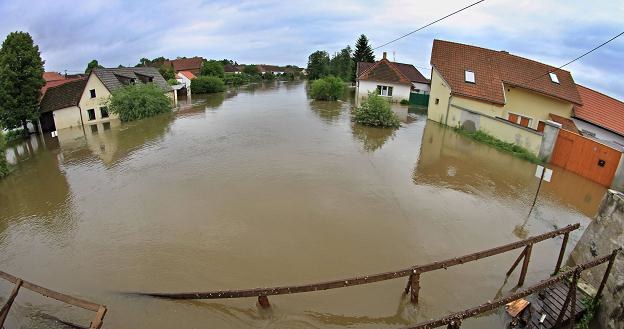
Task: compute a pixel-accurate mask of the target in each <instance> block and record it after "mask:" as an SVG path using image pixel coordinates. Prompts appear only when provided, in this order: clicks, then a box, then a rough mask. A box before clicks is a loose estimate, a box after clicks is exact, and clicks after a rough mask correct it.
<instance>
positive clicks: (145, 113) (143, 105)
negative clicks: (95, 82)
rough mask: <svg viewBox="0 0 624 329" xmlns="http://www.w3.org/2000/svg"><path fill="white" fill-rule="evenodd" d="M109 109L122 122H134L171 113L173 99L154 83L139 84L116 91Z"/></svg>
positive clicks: (110, 100)
mask: <svg viewBox="0 0 624 329" xmlns="http://www.w3.org/2000/svg"><path fill="white" fill-rule="evenodd" d="M108 109H109V111H110V112H111V113H115V114H117V115H118V116H119V119H120V120H121V121H124V122H125V121H133V120H137V119H143V118H147V117H151V116H154V115H157V114H160V113H165V112H171V99H169V97H167V96H166V95H165V94H164V93H163V91H162V89H160V87H158V86H156V85H154V84H152V83H148V84H142V83H138V84H135V85H129V86H125V87H123V88H121V89H119V90H116V91H114V92H113V95H112V96H111V98H110V99H109V103H108Z"/></svg>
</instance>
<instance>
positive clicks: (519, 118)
mask: <svg viewBox="0 0 624 329" xmlns="http://www.w3.org/2000/svg"><path fill="white" fill-rule="evenodd" d="M510 114H513V115H516V116H518V120H516V121H517V122H514V123H515V124H517V125H519V126H520V122H521V121H522V118H527V119H529V125H528V126H527V128H531V129H533V121H535V119H534V118H533V117H530V116H527V115H525V114H520V113H517V112H510V111H507V121H509V115H510ZM509 122H513V121H509ZM538 122H539V121H538ZM522 127H524V126H522ZM535 129H537V127H535Z"/></svg>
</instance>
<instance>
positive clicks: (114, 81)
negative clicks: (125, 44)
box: [93, 67, 172, 92]
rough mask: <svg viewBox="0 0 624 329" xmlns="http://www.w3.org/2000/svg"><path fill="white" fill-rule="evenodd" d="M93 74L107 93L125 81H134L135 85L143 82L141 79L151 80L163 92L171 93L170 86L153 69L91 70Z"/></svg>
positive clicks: (121, 85)
mask: <svg viewBox="0 0 624 329" xmlns="http://www.w3.org/2000/svg"><path fill="white" fill-rule="evenodd" d="M93 73H94V74H95V75H96V76H97V77H98V78H99V79H100V81H102V83H103V84H104V86H106V88H107V89H108V91H110V92H113V91H115V90H117V89H119V88H121V87H123V86H124V85H127V83H124V80H125V79H135V82H136V83H140V82H144V81H143V80H141V78H142V77H147V78H153V82H154V84H156V85H157V86H159V87H160V88H161V89H162V90H163V91H165V92H167V91H171V90H172V89H171V86H169V84H168V83H167V81H166V80H165V78H163V77H162V75H160V73H159V72H158V69H157V68H155V67H120V68H113V69H99V68H97V69H93Z"/></svg>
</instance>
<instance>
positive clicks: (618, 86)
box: [0, 0, 624, 100]
mask: <svg viewBox="0 0 624 329" xmlns="http://www.w3.org/2000/svg"><path fill="white" fill-rule="evenodd" d="M474 1H475V0H468V1H464V0H449V1H446V0H436V1H422V0H421V1H414V0H391V1H385V0H377V1H355V0H339V1H336V0H333V1H323V0H310V1H308V0H301V1H298V0H290V1H284V0H254V1H200V0H176V1H157V0H133V1H123V0H81V1H78V0H76V1H68V0H55V1H49V0H31V1H27V2H26V1H18V0H0V17H2V20H0V38H2V39H4V38H5V37H6V35H7V34H8V33H10V32H12V31H27V32H29V33H30V34H31V35H32V36H33V38H34V40H35V43H36V44H37V45H38V46H39V49H40V51H41V55H42V57H43V59H44V60H45V62H46V64H45V68H46V70H48V71H58V72H63V71H64V70H67V71H68V72H69V73H78V72H81V71H82V72H83V71H84V68H85V67H86V65H87V63H88V62H89V61H90V60H92V59H97V60H98V61H99V63H100V64H101V65H103V66H105V67H116V66H118V65H120V64H121V65H124V66H134V65H135V64H137V63H138V61H139V59H140V58H142V57H147V58H154V57H158V56H165V57H168V58H175V57H182V56H186V57H191V56H202V57H204V58H209V59H223V58H228V59H232V60H235V61H237V62H239V63H255V64H274V65H286V64H293V65H298V66H302V67H305V66H306V64H307V58H308V56H309V55H310V54H311V53H312V52H314V51H316V50H325V51H327V52H328V53H330V54H333V53H334V52H338V51H340V49H342V48H344V47H345V46H346V45H350V46H351V47H353V46H354V44H355V41H356V39H357V38H358V36H359V35H360V34H365V35H366V36H367V37H368V38H369V40H370V42H371V44H372V46H373V47H375V46H376V45H381V44H383V43H385V42H387V41H390V40H392V39H395V38H397V37H399V36H401V35H403V34H405V33H408V32H410V31H413V30H415V29H417V28H418V27H420V26H423V25H425V24H427V23H429V22H431V21H433V20H436V19H438V18H440V17H442V16H445V15H447V14H449V13H451V12H453V11H455V10H457V9H460V8H462V7H464V6H466V5H468V4H470V3H472V2H474ZM622 17H624V0H597V1H589V2H588V1H576V0H486V1H485V2H482V3H480V4H478V5H476V6H474V7H472V8H470V9H467V10H466V11H463V12H461V13H459V14H457V15H454V16H452V17H450V18H448V19H445V20H444V21H442V22H439V23H436V24H434V25H433V26H431V27H428V28H426V29H424V30H422V31H419V32H417V33H414V34H412V35H410V36H408V37H406V38H404V39H401V40H399V41H397V42H395V43H392V44H390V45H388V46H386V47H384V48H381V49H376V50H375V55H376V56H377V57H378V58H381V56H382V52H383V51H386V52H387V53H388V57H389V58H390V59H391V60H392V59H395V60H396V61H399V62H403V63H411V64H414V65H415V66H416V67H417V68H418V69H419V70H421V72H422V73H423V74H424V75H425V76H430V65H429V59H430V55H431V46H432V42H433V39H443V40H449V41H454V42H461V43H467V44H472V45H477V46H481V47H485V48H490V49H497V50H507V51H509V52H510V53H512V54H515V55H519V56H523V57H527V58H530V59H534V60H537V61H540V62H544V63H546V64H550V65H553V66H560V65H562V64H564V63H566V62H568V61H569V60H571V59H573V58H575V57H577V56H579V55H581V54H583V53H584V52H586V51H588V50H590V49H591V48H593V47H595V46H597V45H599V44H600V43H602V42H604V41H606V40H608V39H609V38H611V37H613V36H615V35H617V34H618V33H620V32H622V31H624V20H622ZM622 54H624V36H622V37H620V38H618V39H616V40H614V41H613V42H611V43H610V44H608V45H606V46H605V47H602V48H600V49H599V50H597V51H595V52H593V53H592V54H590V55H588V56H587V57H585V58H583V59H581V60H579V61H577V62H575V63H573V64H571V65H569V66H567V67H566V69H567V70H569V71H570V72H572V74H573V77H574V79H575V81H576V82H577V83H580V84H583V85H586V86H588V87H590V88H593V89H596V90H598V91H601V92H603V93H605V94H607V95H610V96H613V97H616V98H619V99H622V100H624V83H622V77H623V76H624V63H623V62H622V58H623V57H624V56H622Z"/></svg>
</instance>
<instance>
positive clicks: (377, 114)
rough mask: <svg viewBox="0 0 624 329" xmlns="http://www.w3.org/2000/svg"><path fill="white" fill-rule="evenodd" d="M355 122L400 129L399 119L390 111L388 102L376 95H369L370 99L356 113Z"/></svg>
mask: <svg viewBox="0 0 624 329" xmlns="http://www.w3.org/2000/svg"><path fill="white" fill-rule="evenodd" d="M354 119H355V122H357V123H361V124H363V125H367V126H373V127H398V126H399V125H401V121H399V118H398V117H397V116H396V114H394V112H392V109H390V104H389V103H388V101H387V100H386V99H385V98H383V97H382V96H379V95H377V94H375V93H368V98H367V99H366V100H365V101H364V102H363V103H362V105H361V106H360V107H358V108H356V109H355V111H354Z"/></svg>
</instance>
